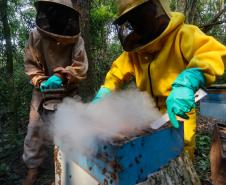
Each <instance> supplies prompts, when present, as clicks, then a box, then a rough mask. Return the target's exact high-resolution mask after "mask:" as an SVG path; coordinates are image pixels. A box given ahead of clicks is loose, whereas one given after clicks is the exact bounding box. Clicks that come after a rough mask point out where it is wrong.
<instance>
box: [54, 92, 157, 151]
mask: <svg viewBox="0 0 226 185" xmlns="http://www.w3.org/2000/svg"><path fill="white" fill-rule="evenodd" d="M160 115H161V114H160V112H159V111H158V109H157V108H156V107H155V103H154V102H153V100H152V99H151V98H150V96H149V95H147V94H146V93H143V92H140V91H138V90H126V91H121V92H115V93H112V94H111V95H110V96H108V97H105V98H103V99H102V100H101V101H100V102H98V103H95V104H93V103H87V104H85V103H82V102H80V101H76V100H75V99H72V98H65V99H64V101H63V102H62V104H60V105H59V106H58V109H57V111H56V113H55V115H54V117H53V131H54V137H55V142H56V143H57V144H59V145H61V148H63V151H64V153H67V154H70V153H76V152H78V151H79V152H82V153H84V152H85V153H87V152H88V153H92V152H95V149H96V148H95V146H96V142H97V139H98V140H99V139H101V140H105V141H106V140H111V139H112V138H113V137H115V136H119V135H120V134H121V135H122V134H123V135H129V134H130V133H132V132H133V131H134V130H135V129H139V128H144V127H149V125H150V123H151V122H153V121H155V120H156V119H158V118H159V117H160Z"/></svg>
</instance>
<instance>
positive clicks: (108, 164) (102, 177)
mask: <svg viewBox="0 0 226 185" xmlns="http://www.w3.org/2000/svg"><path fill="white" fill-rule="evenodd" d="M183 147H184V139H183V125H182V126H181V127H180V128H179V129H174V128H172V127H171V126H170V125H168V126H165V127H164V128H161V129H159V130H155V131H154V130H151V129H143V130H140V131H139V130H137V131H134V134H132V135H130V136H126V135H119V136H116V137H115V138H112V141H110V142H104V141H101V142H100V143H99V144H98V146H97V152H96V154H95V155H94V156H86V155H84V154H79V153H76V154H75V155H74V157H72V158H70V159H67V160H66V159H64V152H63V151H60V149H59V148H58V149H57V152H56V153H57V156H58V157H57V160H58V161H57V160H56V161H57V163H58V165H56V184H59V185H100V184H101V185H106V184H107V185H135V184H137V183H140V182H143V181H145V180H146V179H147V177H148V175H149V174H151V173H153V172H156V171H159V170H160V169H161V167H163V166H166V165H167V164H168V163H169V161H171V160H173V159H175V158H176V157H177V156H179V155H180V154H181V152H182V151H183Z"/></svg>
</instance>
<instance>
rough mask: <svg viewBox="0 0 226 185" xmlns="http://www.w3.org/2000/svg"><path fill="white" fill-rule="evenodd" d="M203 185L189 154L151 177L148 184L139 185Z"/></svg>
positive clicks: (183, 155)
mask: <svg viewBox="0 0 226 185" xmlns="http://www.w3.org/2000/svg"><path fill="white" fill-rule="evenodd" d="M156 184H157V185H201V182H200V180H199V178H198V175H197V173H196V171H195V169H194V167H193V164H192V161H191V160H190V158H189V156H188V155H187V154H182V155H181V156H179V157H178V158H177V159H175V160H173V161H171V162H170V164H169V165H168V166H166V167H164V168H162V169H161V170H160V171H158V172H156V173H153V174H151V175H150V176H149V178H148V180H147V181H146V182H142V183H139V184H138V185H156Z"/></svg>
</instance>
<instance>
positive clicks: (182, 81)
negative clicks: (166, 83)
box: [166, 68, 205, 128]
mask: <svg viewBox="0 0 226 185" xmlns="http://www.w3.org/2000/svg"><path fill="white" fill-rule="evenodd" d="M204 85H205V78H204V75H203V72H202V71H201V70H200V69H198V68H189V69H186V70H185V71H183V72H182V73H180V74H179V76H178V77H177V78H176V80H175V81H174V83H173V85H172V91H171V93H170V95H169V96H168V98H167V100H166V105H167V112H168V114H169V118H170V121H171V123H172V125H173V127H175V128H178V127H179V122H178V121H177V119H176V116H179V117H181V118H184V119H189V118H188V116H187V115H186V113H188V112H190V111H191V110H192V108H194V107H195V93H196V91H197V90H198V89H199V88H200V87H202V86H204Z"/></svg>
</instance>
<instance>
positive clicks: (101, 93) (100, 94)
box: [92, 87, 111, 103]
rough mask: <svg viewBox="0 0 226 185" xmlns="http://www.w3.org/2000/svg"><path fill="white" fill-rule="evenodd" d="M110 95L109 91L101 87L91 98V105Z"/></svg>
mask: <svg viewBox="0 0 226 185" xmlns="http://www.w3.org/2000/svg"><path fill="white" fill-rule="evenodd" d="M110 94H111V90H110V89H108V88H106V87H101V88H100V89H99V90H98V92H97V94H96V96H95V97H94V98H93V100H92V103H97V102H99V101H100V100H101V99H102V98H103V97H105V96H108V95H110Z"/></svg>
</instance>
